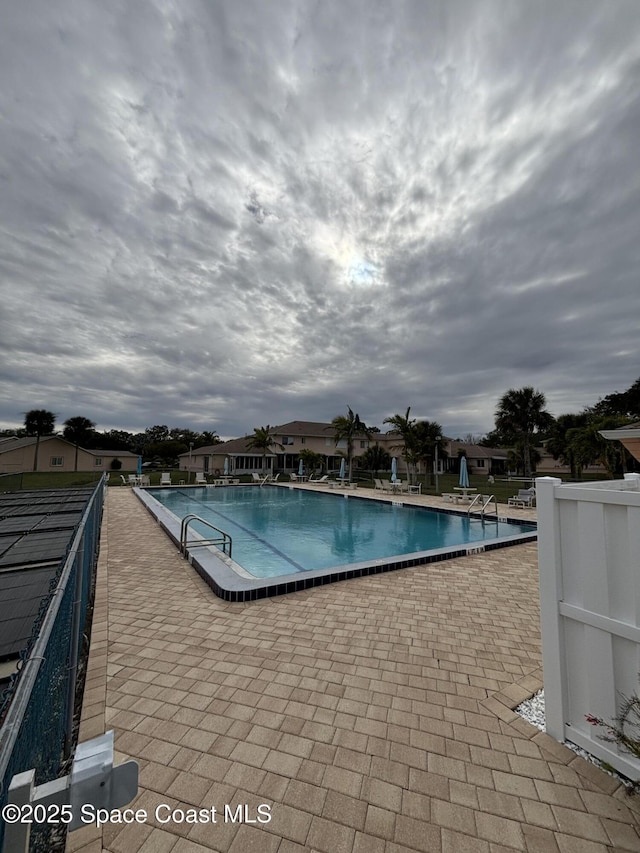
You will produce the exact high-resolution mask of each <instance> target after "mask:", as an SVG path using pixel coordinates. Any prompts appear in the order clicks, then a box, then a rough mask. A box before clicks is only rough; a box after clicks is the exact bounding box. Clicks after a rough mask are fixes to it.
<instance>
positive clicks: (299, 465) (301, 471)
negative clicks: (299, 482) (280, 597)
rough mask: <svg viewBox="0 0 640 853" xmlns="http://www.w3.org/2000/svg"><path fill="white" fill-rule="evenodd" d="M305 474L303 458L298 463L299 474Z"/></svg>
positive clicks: (300, 475)
mask: <svg viewBox="0 0 640 853" xmlns="http://www.w3.org/2000/svg"><path fill="white" fill-rule="evenodd" d="M303 474H304V465H303V464H302V459H301V460H300V463H299V464H298V476H299V477H302V475H303Z"/></svg>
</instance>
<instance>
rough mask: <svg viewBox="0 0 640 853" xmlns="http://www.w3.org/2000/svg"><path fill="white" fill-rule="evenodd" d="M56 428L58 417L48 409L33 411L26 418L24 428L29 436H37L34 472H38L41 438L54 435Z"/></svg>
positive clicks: (27, 413) (26, 414)
mask: <svg viewBox="0 0 640 853" xmlns="http://www.w3.org/2000/svg"><path fill="white" fill-rule="evenodd" d="M55 426H56V416H55V415H54V414H53V412H49V411H47V410H46V409H31V411H29V412H26V413H25V416H24V428H25V430H26V433H27V435H35V436H36V451H35V454H34V457H33V470H34V471H37V470H38V451H39V449H40V436H41V435H53V432H54V430H55Z"/></svg>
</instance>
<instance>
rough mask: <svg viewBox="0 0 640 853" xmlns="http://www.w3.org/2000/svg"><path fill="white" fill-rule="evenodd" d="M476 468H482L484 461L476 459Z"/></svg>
mask: <svg viewBox="0 0 640 853" xmlns="http://www.w3.org/2000/svg"><path fill="white" fill-rule="evenodd" d="M476 468H484V459H476Z"/></svg>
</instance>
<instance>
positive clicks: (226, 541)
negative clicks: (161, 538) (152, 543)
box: [180, 513, 233, 557]
mask: <svg viewBox="0 0 640 853" xmlns="http://www.w3.org/2000/svg"><path fill="white" fill-rule="evenodd" d="M192 521H199V522H200V523H201V524H204V525H205V527H210V528H211V530H215V531H216V533H219V534H220V537H216V538H212V539H205V538H200V539H192V540H191V541H189V540H188V539H187V530H188V527H189V525H190V524H191V522H192ZM206 545H222V549H221V550H222V553H223V554H227V556H228V557H231V550H232V548H233V540H232V538H231V536H230V535H229V534H228V533H227V532H226V531H225V530H220V528H219V527H216V526H215V525H214V524H211V522H209V521H206V520H205V519H204V518H200V516H199V515H194V514H193V513H192V514H190V515H185V517H184V518H183V519H182V522H181V523H180V553H181V554H182V555H183V557H186V556H187V554H188V551H189V547H191V548H202V547H204V546H206ZM188 546H189V547H188ZM227 546H228V547H229V550H228V551H227Z"/></svg>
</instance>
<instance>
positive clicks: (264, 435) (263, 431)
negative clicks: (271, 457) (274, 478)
mask: <svg viewBox="0 0 640 853" xmlns="http://www.w3.org/2000/svg"><path fill="white" fill-rule="evenodd" d="M247 447H248V448H249V450H261V451H262V470H263V471H264V462H265V458H266V455H267V453H268V452H269V451H270V450H271V448H272V447H283V445H282V444H280V442H279V441H276V440H275V438H274V437H273V436H272V435H271V427H270V426H269V424H267V425H266V426H265V427H254V428H253V435H252V436H250V437H249V439H248V440H247Z"/></svg>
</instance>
